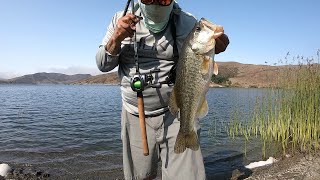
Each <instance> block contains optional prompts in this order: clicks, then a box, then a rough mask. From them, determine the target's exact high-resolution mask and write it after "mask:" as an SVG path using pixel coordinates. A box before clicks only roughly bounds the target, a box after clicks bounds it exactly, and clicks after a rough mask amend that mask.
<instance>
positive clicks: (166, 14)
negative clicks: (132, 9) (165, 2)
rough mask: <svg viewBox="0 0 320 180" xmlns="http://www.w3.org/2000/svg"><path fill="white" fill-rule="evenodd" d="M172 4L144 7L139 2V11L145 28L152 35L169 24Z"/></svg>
mask: <svg viewBox="0 0 320 180" xmlns="http://www.w3.org/2000/svg"><path fill="white" fill-rule="evenodd" d="M173 4H174V2H172V3H171V4H170V5H169V6H160V5H154V4H151V5H145V4H143V3H141V1H140V0H139V5H140V9H141V12H142V15H143V16H144V18H143V20H144V23H145V25H146V27H147V28H148V29H149V30H150V31H152V32H153V33H158V32H161V31H162V30H164V29H165V27H166V26H167V24H168V22H169V18H170V13H171V11H172V9H173Z"/></svg>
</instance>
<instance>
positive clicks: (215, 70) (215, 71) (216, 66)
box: [213, 63, 219, 75]
mask: <svg viewBox="0 0 320 180" xmlns="http://www.w3.org/2000/svg"><path fill="white" fill-rule="evenodd" d="M218 73H219V70H218V64H217V63H213V74H214V75H218Z"/></svg>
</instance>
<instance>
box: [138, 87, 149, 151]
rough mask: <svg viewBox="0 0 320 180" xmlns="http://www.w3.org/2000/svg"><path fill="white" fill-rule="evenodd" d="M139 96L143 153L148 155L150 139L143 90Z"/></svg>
mask: <svg viewBox="0 0 320 180" xmlns="http://www.w3.org/2000/svg"><path fill="white" fill-rule="evenodd" d="M137 98H138V111H139V121H140V130H141V138H142V148H143V155H145V156H148V155H149V147H148V140H147V130H146V121H145V116H144V102H143V94H142V92H137Z"/></svg>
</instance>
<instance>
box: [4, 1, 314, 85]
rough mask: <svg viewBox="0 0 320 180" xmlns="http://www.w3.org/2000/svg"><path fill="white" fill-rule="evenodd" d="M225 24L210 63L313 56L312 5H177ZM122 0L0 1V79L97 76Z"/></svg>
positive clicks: (194, 13) (122, 3)
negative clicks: (222, 41) (222, 42)
mask: <svg viewBox="0 0 320 180" xmlns="http://www.w3.org/2000/svg"><path fill="white" fill-rule="evenodd" d="M177 1H178V3H179V4H180V7H181V8H182V9H183V10H184V11H187V12H190V13H191V14H193V15H195V16H196V17H197V18H198V19H200V18H201V17H205V18H206V19H208V20H210V21H212V22H215V23H216V24H220V25H223V26H224V30H225V33H226V34H227V35H228V37H229V39H230V45H229V46H228V48H227V50H226V51H225V52H224V53H221V54H219V55H216V56H215V60H216V61H223V62H227V61H236V62H240V63H245V64H269V65H274V64H275V63H278V62H279V61H280V60H282V59H284V57H285V56H286V54H287V52H290V55H291V56H292V57H293V56H296V55H300V56H304V57H309V58H312V57H313V58H316V57H317V51H318V50H319V49H320V35H319V34H320V1H319V0H264V1H262V0H243V1H237V0H223V1H217V0H197V1H192V0H177ZM126 2H127V1H126V0H122V1H120V0H90V1H88V0H0V78H4V79H7V78H12V77H16V76H21V75H25V74H31V73H36V72H59V73H65V74H77V73H89V74H92V75H96V74H99V73H101V72H99V70H98V69H97V66H96V62H95V54H96V52H97V49H98V46H99V45H100V43H101V41H102V38H103V36H104V35H105V32H106V28H107V26H108V25H109V23H110V21H111V18H112V16H113V15H114V13H116V12H117V11H120V10H123V9H124V7H125V4H126Z"/></svg>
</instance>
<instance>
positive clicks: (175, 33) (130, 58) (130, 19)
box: [96, 0, 229, 180]
mask: <svg viewBox="0 0 320 180" xmlns="http://www.w3.org/2000/svg"><path fill="white" fill-rule="evenodd" d="M122 14H123V12H118V13H116V14H115V16H114V17H113V19H112V22H111V24H110V25H109V27H108V30H107V33H106V35H105V37H104V39H103V41H102V44H101V45H100V47H99V49H98V52H97V54H96V61H97V66H98V68H99V69H100V70H101V71H103V72H108V71H110V70H112V69H114V68H115V67H116V66H118V68H119V69H118V75H119V77H120V81H121V83H120V84H121V94H122V104H123V108H122V114H121V127H122V129H121V138H122V142H123V166H124V168H123V170H124V177H125V179H153V178H155V177H156V176H157V166H158V160H159V158H161V160H162V179H183V180H188V179H197V180H200V179H205V169H204V163H203V157H202V154H201V150H200V149H199V150H197V151H192V150H190V149H188V148H187V150H186V151H184V152H183V153H181V154H175V153H174V144H175V140H176V137H177V133H178V131H179V127H180V122H179V121H178V120H177V119H175V118H174V117H173V116H172V115H171V113H170V112H169V111H168V100H169V97H170V92H171V90H172V87H171V86H168V85H167V84H163V85H162V87H161V88H147V89H145V90H144V91H143V95H144V105H145V115H146V128H147V137H148V145H149V152H150V154H149V156H144V155H143V151H142V142H141V134H140V126H139V117H138V108H137V97H136V96H137V93H136V92H134V91H133V90H132V89H131V87H130V78H131V77H132V76H133V75H134V74H135V72H136V66H135V59H134V54H135V53H134V49H133V40H134V38H132V36H133V33H134V31H136V36H137V39H136V41H137V43H138V59H139V67H140V73H141V74H144V73H149V72H150V70H154V69H160V71H159V72H156V73H153V77H154V81H155V82H164V81H165V80H166V78H167V77H168V75H169V72H170V69H171V68H172V66H173V65H174V64H175V63H176V61H177V60H178V59H179V52H180V49H181V47H182V44H183V42H184V39H185V38H186V37H187V35H188V34H189V32H191V30H192V29H193V27H194V25H195V23H196V22H197V20H196V19H195V18H194V17H193V16H192V15H190V14H188V13H185V12H184V11H182V10H181V9H180V7H179V6H178V4H177V2H175V1H173V0H139V1H138V3H137V4H135V14H134V15H133V14H130V13H128V14H127V15H125V16H124V17H122ZM137 16H141V17H143V20H140V18H138V17H137ZM228 44H229V40H228V37H227V36H226V35H223V36H221V37H220V39H217V44H216V53H220V52H223V51H224V50H225V49H226V47H227V46H228ZM195 126H196V128H197V130H198V135H199V133H200V127H199V125H198V124H196V125H195Z"/></svg>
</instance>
